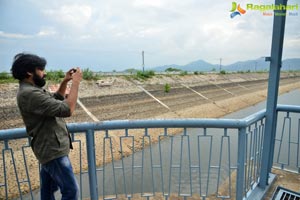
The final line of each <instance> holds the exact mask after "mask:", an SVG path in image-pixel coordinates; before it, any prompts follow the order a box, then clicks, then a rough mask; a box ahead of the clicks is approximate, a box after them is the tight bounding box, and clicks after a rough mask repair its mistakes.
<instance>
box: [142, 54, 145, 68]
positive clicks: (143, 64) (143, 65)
mask: <svg viewBox="0 0 300 200" xmlns="http://www.w3.org/2000/svg"><path fill="white" fill-rule="evenodd" d="M142 67H143V73H144V71H145V62H144V51H142Z"/></svg>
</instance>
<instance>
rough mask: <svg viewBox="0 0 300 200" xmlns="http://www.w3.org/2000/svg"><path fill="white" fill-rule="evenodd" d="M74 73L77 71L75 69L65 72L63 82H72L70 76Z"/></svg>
mask: <svg viewBox="0 0 300 200" xmlns="http://www.w3.org/2000/svg"><path fill="white" fill-rule="evenodd" d="M76 71H77V69H75V68H72V69H70V70H69V71H67V73H66V75H65V78H64V81H66V82H69V81H70V80H72V78H73V77H72V76H73V74H74V73H75V72H76Z"/></svg>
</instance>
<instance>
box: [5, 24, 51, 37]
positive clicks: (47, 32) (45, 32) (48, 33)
mask: <svg viewBox="0 0 300 200" xmlns="http://www.w3.org/2000/svg"><path fill="white" fill-rule="evenodd" d="M56 34H57V32H56V30H55V29H54V28H53V27H43V28H42V29H41V30H40V31H39V32H37V33H35V34H22V33H7V32H4V31H0V37H3V38H9V39H19V40H21V39H32V38H37V37H40V38H41V37H49V36H53V35H56Z"/></svg>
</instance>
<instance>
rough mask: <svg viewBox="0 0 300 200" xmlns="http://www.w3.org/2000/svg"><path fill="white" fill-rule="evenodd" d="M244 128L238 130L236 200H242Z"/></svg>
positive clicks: (244, 147)
mask: <svg viewBox="0 0 300 200" xmlns="http://www.w3.org/2000/svg"><path fill="white" fill-rule="evenodd" d="M245 150H246V127H243V128H240V129H239V135H238V155H237V156H238V157H237V159H238V160H237V175H236V199H237V200H241V199H243V193H244V179H245V177H244V175H245V156H246V155H245V152H246V151H245Z"/></svg>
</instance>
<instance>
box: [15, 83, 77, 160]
mask: <svg viewBox="0 0 300 200" xmlns="http://www.w3.org/2000/svg"><path fill="white" fill-rule="evenodd" d="M63 100H64V97H63V96H61V95H60V94H58V93H54V94H51V93H49V92H47V91H46V90H44V89H43V88H40V87H37V86H34V85H31V84H30V83H26V82H22V81H21V82H20V87H19V91H18V94H17V103H18V106H19V110H20V112H21V115H22V118H23V121H24V123H25V126H26V131H27V134H28V135H29V136H31V137H32V140H31V148H32V150H33V152H34V154H35V156H36V157H37V159H38V160H39V161H40V163H41V164H45V163H47V162H49V161H51V160H53V159H56V158H59V157H62V156H66V155H68V154H69V151H70V147H71V148H72V145H71V142H70V135H69V133H68V130H67V127H66V123H65V121H64V120H63V117H69V116H71V112H70V107H69V105H68V104H67V103H66V102H65V101H63Z"/></svg>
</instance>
